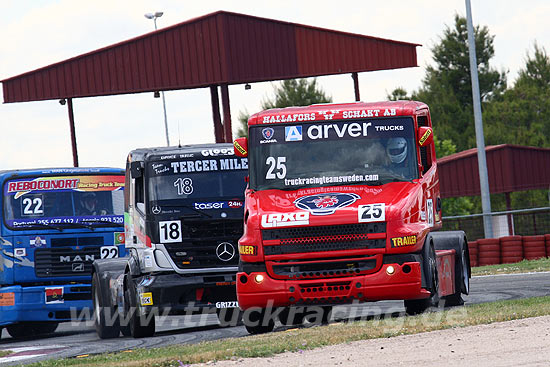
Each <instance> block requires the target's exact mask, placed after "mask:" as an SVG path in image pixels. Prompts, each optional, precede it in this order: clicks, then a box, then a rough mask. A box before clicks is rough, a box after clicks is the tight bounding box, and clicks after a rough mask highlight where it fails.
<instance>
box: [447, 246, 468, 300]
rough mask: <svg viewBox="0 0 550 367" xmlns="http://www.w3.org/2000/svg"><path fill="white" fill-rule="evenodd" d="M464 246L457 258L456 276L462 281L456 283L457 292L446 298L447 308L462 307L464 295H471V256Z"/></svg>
mask: <svg viewBox="0 0 550 367" xmlns="http://www.w3.org/2000/svg"><path fill="white" fill-rule="evenodd" d="M464 247H465V246H463V247H462V248H461V249H460V250H459V252H460V256H457V257H456V265H455V276H460V280H459V281H457V282H455V292H454V293H453V294H451V295H449V296H447V297H445V298H444V299H445V307H454V306H462V305H463V304H464V300H463V299H462V293H465V294H468V293H470V266H469V265H470V263H469V260H470V259H469V255H468V253H467V252H466V249H465V248H464Z"/></svg>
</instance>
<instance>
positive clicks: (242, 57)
mask: <svg viewBox="0 0 550 367" xmlns="http://www.w3.org/2000/svg"><path fill="white" fill-rule="evenodd" d="M416 46H419V45H417V44H413V43H406V42H398V41H392V40H387V39H382V38H375V37H369V36H364V35H359V34H352V33H345V32H340V31H335V30H330V29H324V28H317V27H312V26H307V25H301V24H296V23H289V22H283V21H279V20H273V19H266V18H259V17H255V16H249V15H243V14H237V13H231V12H226V11H219V12H215V13H212V14H208V15H204V16H201V17H198V18H195V19H191V20H188V21H185V22H183V23H179V24H176V25H174V26H171V27H167V28H163V29H160V30H158V31H155V32H151V33H148V34H145V35H143V36H139V37H136V38H133V39H130V40H127V41H124V42H120V43H117V44H114V45H111V46H107V47H105V48H102V49H99V50H95V51H92V52H89V53H87V54H84V55H80V56H76V57H73V58H70V59H68V60H65V61H61V62H58V63H56V64H53V65H49V66H46V67H43V68H40V69H38V70H34V71H30V72H27V73H24V74H21V75H18V76H14V77H11V78H8V79H5V80H2V83H3V88H4V102H6V103H10V102H27V101H37V100H48V99H60V98H77V97H90V96H103V95H111V94H126V93H139V92H147V91H157V90H175V89H189V88H199V87H206V86H211V85H221V84H240V83H251V82H259V81H270V80H281V79H291V78H303V77H313V76H320V75H331V74H343V73H352V72H363V71H373V70H385V69H396V68H405V67H411V66H417V61H416Z"/></svg>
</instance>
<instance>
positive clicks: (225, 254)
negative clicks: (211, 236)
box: [216, 242, 237, 261]
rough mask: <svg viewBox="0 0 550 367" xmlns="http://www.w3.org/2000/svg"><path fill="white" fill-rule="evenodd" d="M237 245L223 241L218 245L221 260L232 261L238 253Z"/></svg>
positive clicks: (217, 253) (218, 255) (217, 249)
mask: <svg viewBox="0 0 550 367" xmlns="http://www.w3.org/2000/svg"><path fill="white" fill-rule="evenodd" d="M236 253H237V251H235V247H233V245H232V244H230V243H229V242H222V243H220V244H219V245H218V247H216V256H217V257H218V259H220V260H221V261H230V260H231V259H233V258H234V257H235V255H236Z"/></svg>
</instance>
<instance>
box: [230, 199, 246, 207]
mask: <svg viewBox="0 0 550 367" xmlns="http://www.w3.org/2000/svg"><path fill="white" fill-rule="evenodd" d="M227 205H229V207H230V208H242V207H243V202H242V201H240V200H230V201H228V202H227Z"/></svg>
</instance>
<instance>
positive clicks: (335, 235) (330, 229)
mask: <svg viewBox="0 0 550 367" xmlns="http://www.w3.org/2000/svg"><path fill="white" fill-rule="evenodd" d="M368 233H386V223H385V222H382V223H355V224H340V225H335V226H316V227H294V228H277V229H264V230H262V239H263V240H264V241H266V240H281V243H282V242H283V240H291V241H297V239H298V238H323V240H325V241H332V240H334V239H335V240H341V239H343V238H347V239H348V240H355V239H357V236H360V235H365V234H368ZM285 242H289V241H285ZM335 242H336V241H335Z"/></svg>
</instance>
